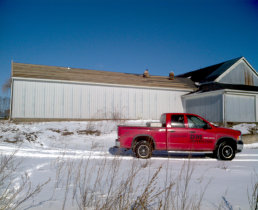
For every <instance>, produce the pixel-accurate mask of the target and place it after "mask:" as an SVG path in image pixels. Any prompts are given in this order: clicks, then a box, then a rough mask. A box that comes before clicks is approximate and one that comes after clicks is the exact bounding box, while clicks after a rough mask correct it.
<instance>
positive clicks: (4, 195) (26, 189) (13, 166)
mask: <svg viewBox="0 0 258 210" xmlns="http://www.w3.org/2000/svg"><path fill="white" fill-rule="evenodd" d="M14 156H15V152H14V153H13V154H11V155H10V156H2V155H1V156H0V209H1V210H5V209H17V208H18V207H20V206H21V205H22V204H23V203H25V202H26V201H28V200H29V199H31V198H32V197H34V196H36V195H37V194H38V193H39V192H41V190H42V189H43V187H44V186H45V185H46V184H47V183H48V182H49V181H50V179H49V180H47V181H46V182H44V183H42V184H38V185H36V186H35V187H33V186H32V182H31V180H30V178H29V176H28V174H27V173H24V174H22V175H20V176H19V179H17V178H16V179H14V177H15V174H16V173H17V169H18V166H19V165H20V162H17V161H16V160H15V157H14Z"/></svg>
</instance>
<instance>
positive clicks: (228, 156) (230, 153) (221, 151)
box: [217, 142, 235, 160]
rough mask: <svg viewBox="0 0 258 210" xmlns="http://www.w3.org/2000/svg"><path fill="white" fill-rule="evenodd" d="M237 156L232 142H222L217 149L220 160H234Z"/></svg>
mask: <svg viewBox="0 0 258 210" xmlns="http://www.w3.org/2000/svg"><path fill="white" fill-rule="evenodd" d="M234 157H235V149H234V147H233V146H232V145H231V144H227V143H226V142H222V143H221V144H220V145H219V147H218V149H217V158H218V159H219V160H232V159H233V158H234Z"/></svg>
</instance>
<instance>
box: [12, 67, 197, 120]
mask: <svg viewBox="0 0 258 210" xmlns="http://www.w3.org/2000/svg"><path fill="white" fill-rule="evenodd" d="M194 89H195V85H194V82H193V81H191V80H190V79H188V78H177V77H175V78H172V79H169V77H163V76H150V77H144V76H143V75H136V74H126V73H117V72H107V71H96V70H87V69H77V68H65V67H55V66H44V65H32V64H23V63H12V103H11V118H12V119H16V120H17V119H20V120H21V119H33V120H42V119H43V120H53V119H54V120H60V119H61V120H71V119H72V120H84V119H159V117H160V115H161V113H164V112H183V105H182V100H181V96H182V95H185V94H186V93H189V92H191V91H193V90H194Z"/></svg>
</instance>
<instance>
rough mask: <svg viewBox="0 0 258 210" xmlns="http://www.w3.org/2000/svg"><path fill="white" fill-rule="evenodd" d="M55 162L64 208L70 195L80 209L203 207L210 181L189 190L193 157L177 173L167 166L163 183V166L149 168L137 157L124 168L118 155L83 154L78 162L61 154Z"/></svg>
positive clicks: (148, 164)
mask: <svg viewBox="0 0 258 210" xmlns="http://www.w3.org/2000/svg"><path fill="white" fill-rule="evenodd" d="M136 161H137V162H136ZM56 164H57V166H56V168H57V176H56V177H58V178H57V179H58V181H57V182H56V183H59V184H60V183H62V186H61V187H62V188H63V189H64V190H63V192H64V200H63V209H64V208H65V206H66V203H67V199H72V200H73V201H75V203H76V205H77V207H78V208H79V209H176V210H177V209H178V210H179V209H180V210H181V209H194V210H195V209H200V208H201V204H202V200H203V196H204V193H205V190H206V188H207V185H208V184H207V185H206V186H205V188H204V189H200V191H199V192H195V193H193V194H190V183H191V182H192V174H193V171H194V166H193V165H192V164H191V163H190V161H189V162H187V163H185V164H184V165H183V166H182V169H181V171H180V173H179V175H178V176H175V175H174V174H172V172H171V171H172V170H170V169H169V168H167V169H166V173H167V174H166V180H165V182H164V187H159V186H160V185H158V182H160V172H161V170H162V166H160V167H159V168H157V169H155V170H153V169H152V170H150V169H151V168H147V167H149V166H150V165H151V164H150V163H143V164H142V163H141V162H140V161H139V160H134V161H133V162H132V164H131V166H130V167H128V168H127V169H126V170H125V171H121V170H122V168H123V169H124V167H121V159H119V158H118V157H114V158H113V159H112V160H109V159H106V158H104V159H102V160H94V159H93V157H91V156H89V157H87V158H83V157H82V158H81V160H80V161H79V162H72V161H68V162H66V163H64V162H63V161H62V158H61V159H59V161H58V162H57V163H56ZM59 164H60V165H59ZM58 165H59V166H58ZM146 170H148V173H149V174H148V175H147V176H146ZM144 171H145V172H144ZM142 173H143V174H142ZM60 174H62V176H60ZM60 179H61V181H60ZM69 186H70V187H69ZM69 196H71V197H69Z"/></svg>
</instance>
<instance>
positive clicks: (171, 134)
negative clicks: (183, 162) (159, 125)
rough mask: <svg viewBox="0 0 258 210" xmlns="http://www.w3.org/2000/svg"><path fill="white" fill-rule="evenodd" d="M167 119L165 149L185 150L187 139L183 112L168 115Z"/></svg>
mask: <svg viewBox="0 0 258 210" xmlns="http://www.w3.org/2000/svg"><path fill="white" fill-rule="evenodd" d="M168 117H170V119H169V120H168V121H167V149H168V150H185V149H186V148H185V146H186V145H187V143H188V141H189V136H188V133H187V128H186V119H185V116H184V115H183V114H173V115H171V116H169V115H168Z"/></svg>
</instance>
